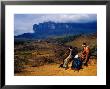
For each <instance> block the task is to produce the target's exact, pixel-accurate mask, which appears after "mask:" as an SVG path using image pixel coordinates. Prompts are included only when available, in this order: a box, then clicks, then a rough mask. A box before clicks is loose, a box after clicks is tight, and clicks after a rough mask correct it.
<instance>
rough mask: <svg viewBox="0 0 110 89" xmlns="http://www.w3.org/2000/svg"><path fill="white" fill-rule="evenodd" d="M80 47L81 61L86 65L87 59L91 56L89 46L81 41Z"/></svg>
mask: <svg viewBox="0 0 110 89" xmlns="http://www.w3.org/2000/svg"><path fill="white" fill-rule="evenodd" d="M82 47H83V51H82V61H83V63H84V65H85V66H88V61H89V58H90V56H91V53H90V48H89V46H87V44H86V43H83V45H82Z"/></svg>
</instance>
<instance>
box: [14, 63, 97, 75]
mask: <svg viewBox="0 0 110 89" xmlns="http://www.w3.org/2000/svg"><path fill="white" fill-rule="evenodd" d="M58 67H59V64H48V65H44V66H40V67H28V68H26V69H25V71H24V72H20V73H16V74H15V76H96V75H97V65H96V63H91V64H89V66H88V67H85V66H84V67H83V69H81V70H79V72H78V71H74V70H71V69H70V68H69V69H67V70H65V69H63V68H58Z"/></svg>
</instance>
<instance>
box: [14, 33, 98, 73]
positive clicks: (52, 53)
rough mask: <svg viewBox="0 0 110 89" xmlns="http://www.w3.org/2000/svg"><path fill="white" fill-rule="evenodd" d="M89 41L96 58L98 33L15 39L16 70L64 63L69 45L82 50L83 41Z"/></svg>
mask: <svg viewBox="0 0 110 89" xmlns="http://www.w3.org/2000/svg"><path fill="white" fill-rule="evenodd" d="M83 42H87V44H88V45H89V46H90V48H91V51H92V53H93V55H94V57H95V58H96V56H97V40H96V35H94V34H92V35H75V36H67V37H66V36H64V37H56V38H53V39H46V40H28V41H24V40H22V41H20V40H19V41H17V40H15V47H14V72H15V73H19V72H22V71H24V69H25V68H26V67H29V66H31V67H38V66H41V65H45V64H50V63H62V62H63V60H64V59H65V58H66V57H67V55H68V54H69V50H68V46H70V45H71V46H73V47H78V49H79V52H80V51H81V50H82V47H81V45H82V43H83Z"/></svg>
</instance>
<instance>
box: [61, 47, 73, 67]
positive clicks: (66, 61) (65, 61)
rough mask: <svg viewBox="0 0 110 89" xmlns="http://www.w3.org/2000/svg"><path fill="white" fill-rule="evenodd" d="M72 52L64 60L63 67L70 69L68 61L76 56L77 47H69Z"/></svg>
mask: <svg viewBox="0 0 110 89" xmlns="http://www.w3.org/2000/svg"><path fill="white" fill-rule="evenodd" d="M69 50H70V53H69V56H68V57H67V58H66V59H65V60H64V63H63V68H65V69H68V62H69V61H70V59H72V58H73V57H74V56H75V48H74V49H73V48H72V46H70V47H69Z"/></svg>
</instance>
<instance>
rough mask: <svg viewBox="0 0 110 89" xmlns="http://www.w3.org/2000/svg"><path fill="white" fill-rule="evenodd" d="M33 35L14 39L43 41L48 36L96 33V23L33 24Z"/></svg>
mask: <svg viewBox="0 0 110 89" xmlns="http://www.w3.org/2000/svg"><path fill="white" fill-rule="evenodd" d="M33 30H34V33H24V34H22V35H18V36H15V38H29V39H30V38H31V39H32V38H35V39H44V38H48V37H50V36H61V35H65V34H81V33H95V32H97V22H96V21H94V22H88V23H73V22H68V23H56V22H52V21H48V22H43V23H39V24H33Z"/></svg>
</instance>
